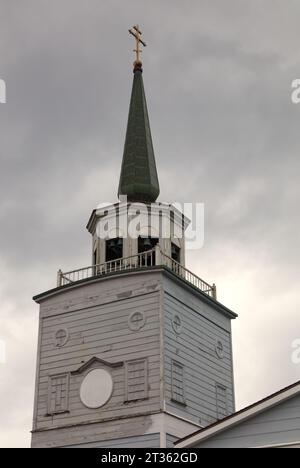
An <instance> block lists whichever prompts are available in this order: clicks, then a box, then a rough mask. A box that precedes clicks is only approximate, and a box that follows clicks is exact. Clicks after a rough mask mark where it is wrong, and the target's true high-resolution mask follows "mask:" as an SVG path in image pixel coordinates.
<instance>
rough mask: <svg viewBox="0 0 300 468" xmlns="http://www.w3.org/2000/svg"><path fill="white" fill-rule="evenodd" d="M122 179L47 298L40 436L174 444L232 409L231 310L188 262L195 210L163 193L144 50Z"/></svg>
mask: <svg viewBox="0 0 300 468" xmlns="http://www.w3.org/2000/svg"><path fill="white" fill-rule="evenodd" d="M129 32H130V34H131V35H133V36H134V38H135V41H136V49H135V53H136V60H135V62H134V69H133V73H134V76H133V86H132V93H131V100H130V107H129V116H128V124H127V131H126V138H125V145H124V153H123V160H122V167H121V174H120V182H119V189H118V196H119V201H118V202H117V203H115V204H112V205H109V206H105V207H99V208H96V209H94V210H93V212H92V214H91V216H90V219H89V221H88V224H87V229H88V231H89V232H90V234H91V236H92V259H91V262H90V266H88V267H85V268H80V269H76V270H73V271H68V272H63V271H61V270H59V272H58V275H57V285H56V287H54V288H53V289H50V290H48V291H46V292H43V293H41V294H39V295H37V296H35V297H34V300H35V301H36V302H37V303H38V304H39V306H40V314H39V340H38V356H37V371H36V391H35V403H34V416H33V430H32V447H107V448H114V447H115V448H117V447H120V448H122V447H134V448H135V447H147V448H151V447H152V448H158V447H172V444H173V442H174V441H175V440H177V439H178V438H181V437H183V436H185V435H188V434H190V433H192V432H193V431H195V430H196V429H197V428H201V427H205V426H207V425H208V424H210V423H212V422H214V421H216V420H218V419H221V418H223V417H225V416H226V415H228V414H230V413H232V412H233V411H234V409H235V408H234V384H233V365H232V347H231V320H232V319H234V318H235V317H236V315H235V314H234V313H233V312H232V311H231V310H229V309H228V308H227V307H225V306H224V305H222V304H221V303H220V302H218V301H217V296H216V287H215V286H214V285H210V284H209V283H207V282H205V281H204V280H202V279H201V278H199V277H198V276H197V275H195V274H194V273H192V272H191V271H189V270H188V269H187V268H186V266H185V240H184V232H185V230H186V228H187V226H188V224H189V220H188V219H187V218H186V217H185V216H184V215H183V213H181V212H180V211H179V210H178V209H176V208H175V207H173V206H172V205H170V204H168V203H161V202H158V201H157V198H158V196H159V182H158V175H157V169H156V162H155V156H154V150H153V144H152V137H151V131H150V123H149V116H148V111H147V104H146V97H145V91H144V85H143V75H142V63H141V61H140V54H141V50H140V47H141V45H143V46H145V45H146V44H145V42H144V41H143V40H142V39H141V35H142V33H141V31H140V28H139V27H138V26H134V27H133V28H132V29H131V30H130V31H129Z"/></svg>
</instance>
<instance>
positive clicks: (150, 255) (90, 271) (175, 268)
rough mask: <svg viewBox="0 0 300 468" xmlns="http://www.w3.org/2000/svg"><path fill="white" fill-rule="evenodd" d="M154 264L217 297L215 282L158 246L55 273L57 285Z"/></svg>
mask: <svg viewBox="0 0 300 468" xmlns="http://www.w3.org/2000/svg"><path fill="white" fill-rule="evenodd" d="M155 265H156V266H164V267H166V268H168V269H169V270H171V271H172V272H173V273H175V274H176V275H177V276H179V277H180V278H182V279H184V280H185V281H187V282H188V283H190V284H192V285H193V286H194V287H195V288H197V289H199V290H200V291H202V292H204V293H205V294H207V295H208V296H210V297H212V298H214V299H217V290H216V285H215V284H213V285H210V284H208V283H207V282H206V281H204V280H203V279H201V278H199V277H198V276H196V275H195V274H194V273H192V272H191V271H190V270H188V269H187V268H185V267H184V266H183V265H181V264H180V263H178V262H176V261H175V260H173V258H171V257H169V256H168V255H166V254H165V253H164V252H162V250H161V249H160V248H159V247H158V246H157V247H155V248H154V249H152V250H148V251H147V252H142V253H139V254H137V255H132V256H130V257H122V258H119V259H117V260H111V261H109V262H105V263H101V264H97V265H91V266H87V267H84V268H78V269H77V270H72V271H67V272H62V271H61V270H59V271H58V273H57V286H58V287H60V286H64V285H66V284H70V283H75V282H77V281H82V280H85V279H88V278H92V277H95V276H105V275H107V274H110V273H117V272H120V271H124V270H135V269H140V268H147V267H152V266H155Z"/></svg>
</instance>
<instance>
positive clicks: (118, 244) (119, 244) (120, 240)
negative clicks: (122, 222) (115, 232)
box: [117, 237, 123, 247]
mask: <svg viewBox="0 0 300 468" xmlns="http://www.w3.org/2000/svg"><path fill="white" fill-rule="evenodd" d="M117 247H123V239H122V237H118V240H117Z"/></svg>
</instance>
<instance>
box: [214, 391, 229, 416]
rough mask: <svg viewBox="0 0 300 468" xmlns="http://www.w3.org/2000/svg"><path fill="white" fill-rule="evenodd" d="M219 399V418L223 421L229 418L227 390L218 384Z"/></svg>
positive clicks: (217, 395) (217, 393)
mask: <svg viewBox="0 0 300 468" xmlns="http://www.w3.org/2000/svg"><path fill="white" fill-rule="evenodd" d="M216 397H217V418H218V419H223V418H225V417H226V416H228V407H227V388H226V387H224V385H220V384H216Z"/></svg>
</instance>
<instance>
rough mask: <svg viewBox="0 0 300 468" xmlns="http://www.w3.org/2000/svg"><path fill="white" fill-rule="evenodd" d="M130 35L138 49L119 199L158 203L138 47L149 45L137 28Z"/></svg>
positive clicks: (157, 187)
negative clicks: (123, 197)
mask: <svg viewBox="0 0 300 468" xmlns="http://www.w3.org/2000/svg"><path fill="white" fill-rule="evenodd" d="M129 32H130V33H131V34H132V35H133V36H134V37H135V38H136V42H137V48H136V49H135V52H136V61H135V62H134V70H133V73H134V77H133V85H132V92H131V99H130V107H129V115H128V123H127V131H126V139H125V145H124V153H123V161H122V168H121V175H120V182H119V190H118V196H119V197H120V196H122V195H126V196H127V199H128V201H132V202H155V201H156V199H157V197H158V195H159V182H158V176H157V170H156V164H155V156H154V150H153V144H152V137H151V130H150V122H149V116H148V110H147V103H146V96H145V90H144V84H143V77H142V72H143V70H142V63H141V61H140V58H139V54H140V53H141V50H140V49H139V44H140V43H141V44H143V45H144V46H145V45H146V44H145V43H144V42H143V41H142V40H141V39H140V35H141V32H140V30H139V28H138V26H135V27H134V28H133V30H130V31H129Z"/></svg>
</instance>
